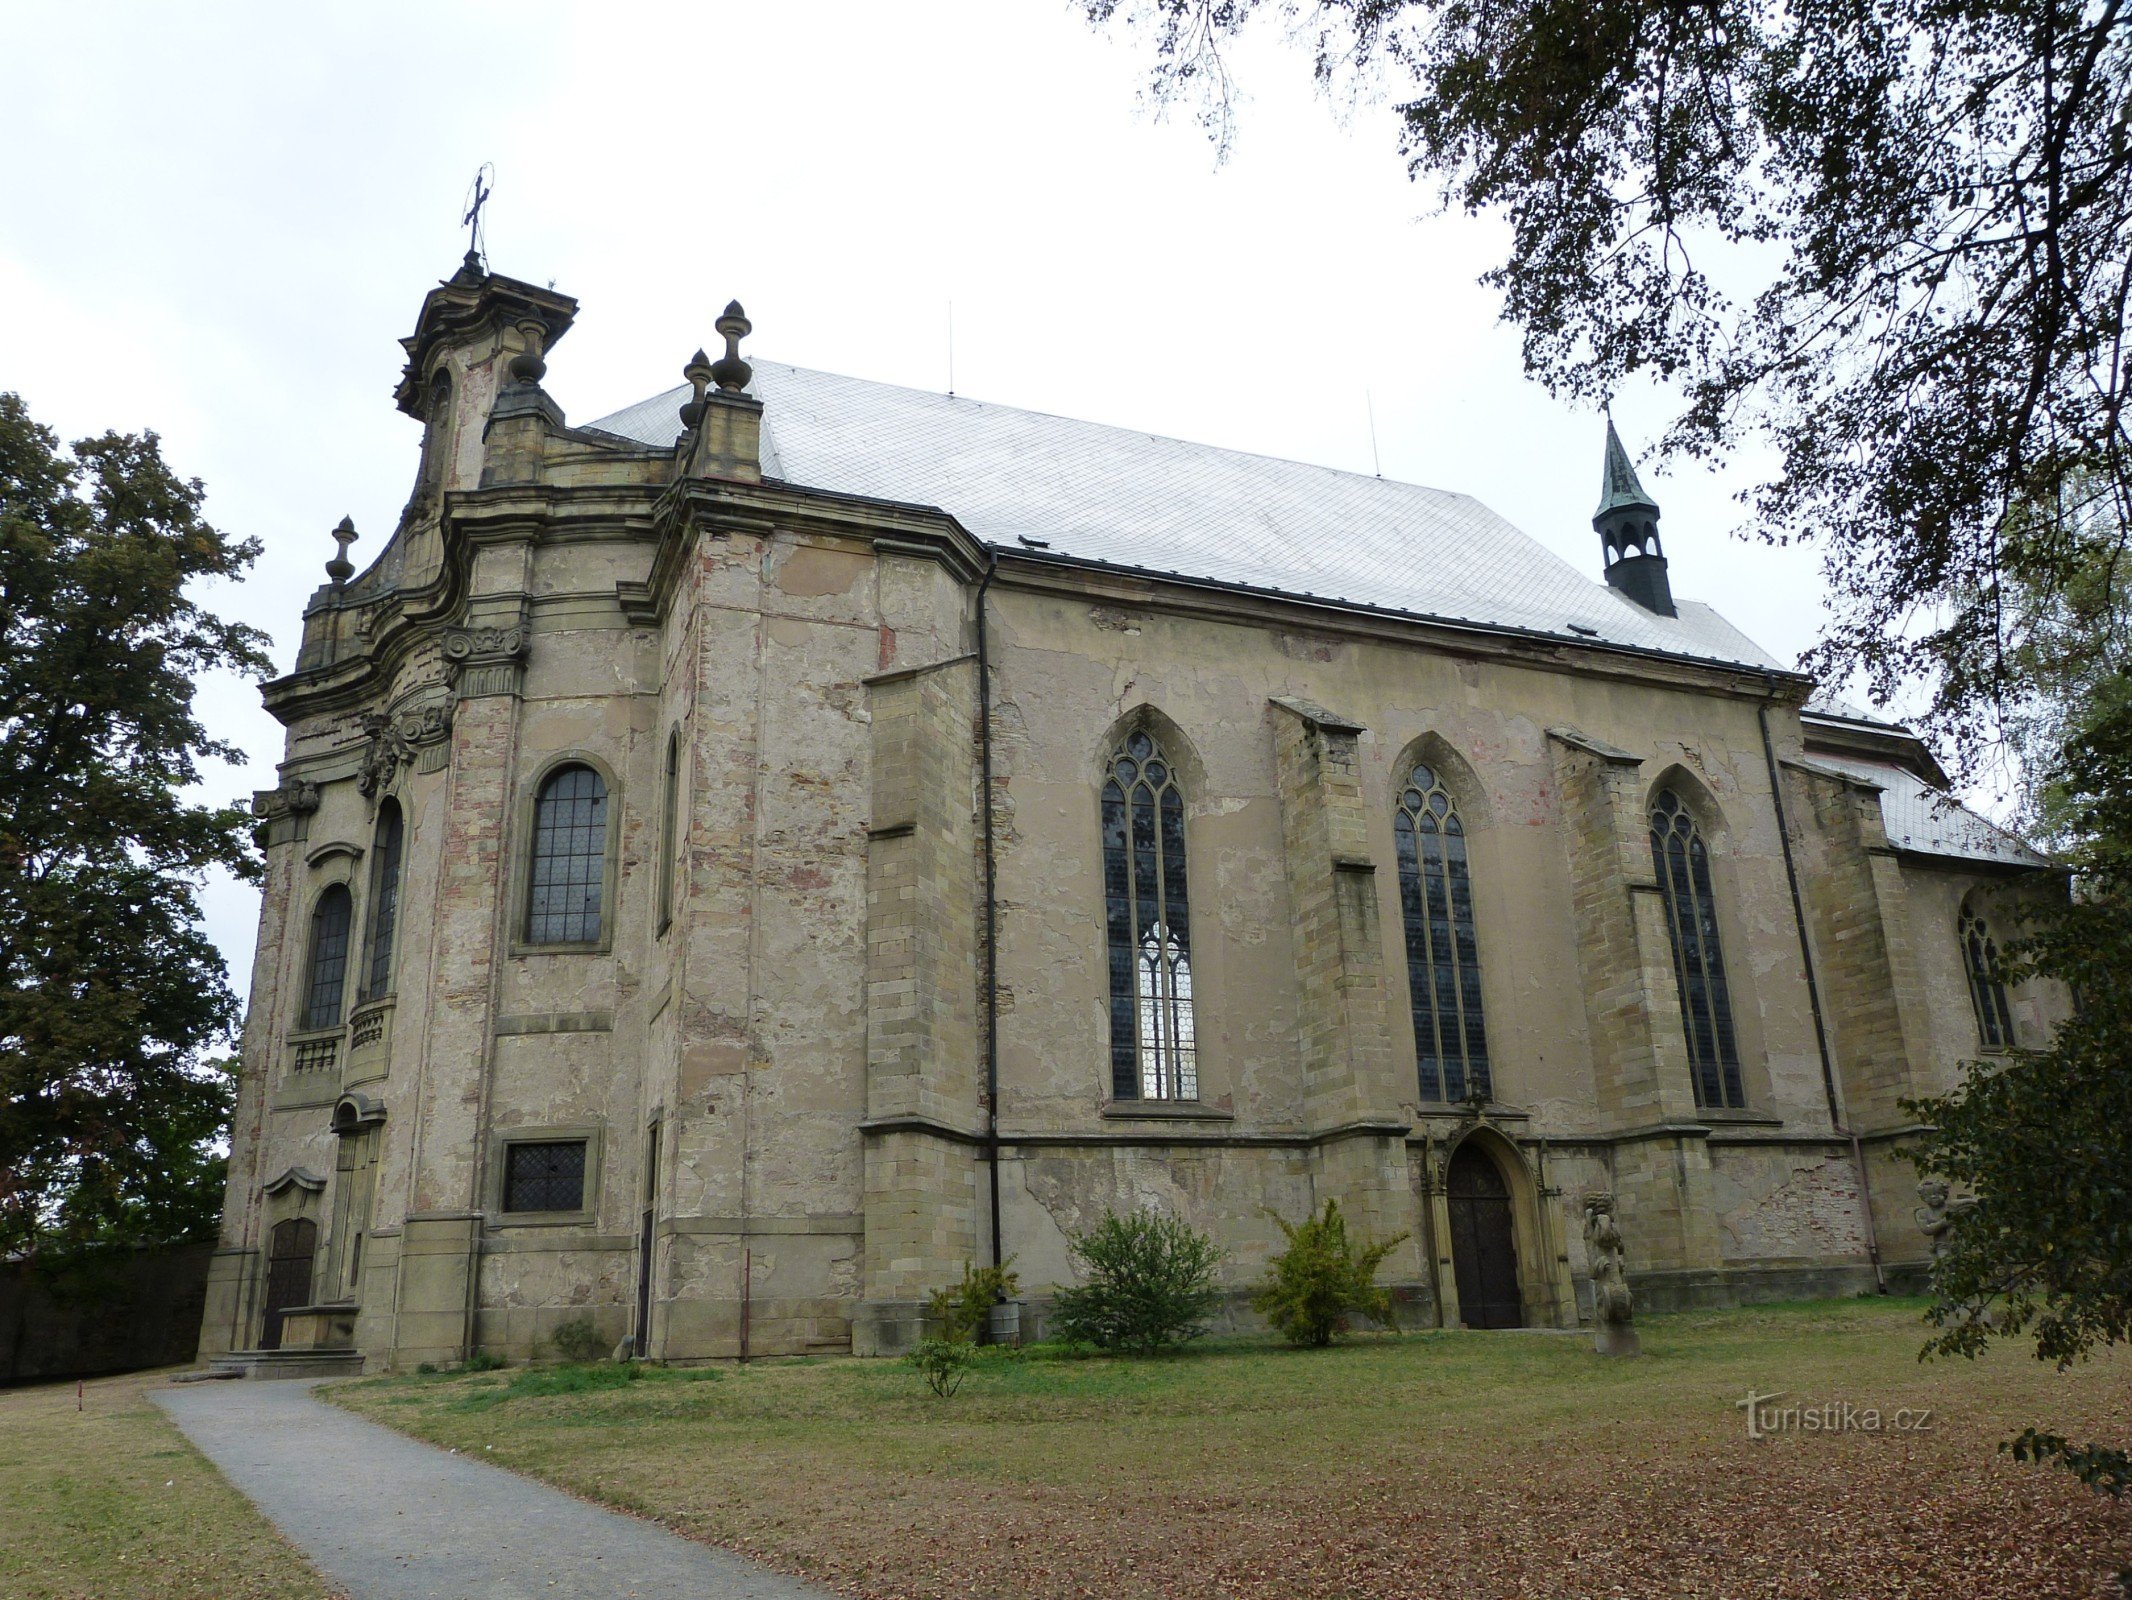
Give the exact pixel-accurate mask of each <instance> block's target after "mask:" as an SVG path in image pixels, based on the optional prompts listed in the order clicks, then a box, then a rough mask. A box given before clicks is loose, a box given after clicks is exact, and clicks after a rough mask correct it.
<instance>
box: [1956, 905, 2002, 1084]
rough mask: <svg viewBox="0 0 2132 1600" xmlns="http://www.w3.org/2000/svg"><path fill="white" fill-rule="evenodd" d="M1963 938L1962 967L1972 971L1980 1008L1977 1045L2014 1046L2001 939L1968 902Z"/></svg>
mask: <svg viewBox="0 0 2132 1600" xmlns="http://www.w3.org/2000/svg"><path fill="white" fill-rule="evenodd" d="M1956 929H1957V932H1958V933H1959V935H1960V937H1961V941H1962V968H1963V970H1964V971H1965V972H1967V973H1968V974H1969V999H1970V1003H1971V1004H1973V1005H1974V1006H1975V1007H1976V1011H1977V1044H1978V1046H1979V1047H1980V1048H1982V1049H1985V1050H2006V1049H2010V1048H2011V1047H2012V1045H2013V1042H2014V1018H2013V1013H2012V1012H2011V1011H2010V1010H2009V1009H2008V1008H2007V1005H2006V982H2005V980H2004V979H2003V978H2002V977H2001V976H2000V968H1999V946H1998V941H1997V940H1995V939H1993V938H1992V936H1991V926H1990V924H1988V923H1987V922H1985V920H1984V919H1983V918H1982V917H1981V916H1979V915H1977V911H1976V908H1975V907H1974V906H1972V905H1971V904H1969V902H1968V901H1966V900H1965V901H1963V902H1962V915H1961V920H1960V922H1959V923H1958V924H1957V925H1956Z"/></svg>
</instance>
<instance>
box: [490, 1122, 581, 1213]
mask: <svg viewBox="0 0 2132 1600" xmlns="http://www.w3.org/2000/svg"><path fill="white" fill-rule="evenodd" d="M503 1208H504V1210H506V1211H582V1210H584V1209H585V1141H584V1140H582V1139H539V1140H533V1139H527V1140H522V1141H518V1142H514V1143H511V1144H507V1145H505V1146H504V1153H503Z"/></svg>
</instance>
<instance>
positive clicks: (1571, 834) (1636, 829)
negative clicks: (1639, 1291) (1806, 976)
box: [1548, 728, 1720, 1270]
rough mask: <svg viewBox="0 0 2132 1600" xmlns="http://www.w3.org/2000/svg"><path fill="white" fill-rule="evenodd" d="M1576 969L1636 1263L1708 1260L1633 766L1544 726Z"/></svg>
mask: <svg viewBox="0 0 2132 1600" xmlns="http://www.w3.org/2000/svg"><path fill="white" fill-rule="evenodd" d="M1548 739H1549V742H1550V744H1551V746H1552V748H1553V751H1554V766H1555V782H1556V787H1557V791H1558V792H1559V794H1560V796H1561V807H1562V826H1563V829H1564V833H1565V835H1566V839H1567V843H1568V846H1569V860H1570V902H1571V907H1572V910H1573V912H1574V915H1575V917H1576V924H1577V952H1578V968H1579V970H1578V974H1577V975H1578V978H1579V979H1580V980H1581V982H1582V985H1583V990H1584V1006H1585V1016H1586V1020H1587V1025H1588V1026H1589V1028H1590V1033H1591V1049H1592V1077H1593V1089H1594V1098H1595V1100H1596V1101H1597V1104H1598V1110H1599V1113H1600V1116H1601V1119H1602V1122H1603V1124H1605V1125H1608V1126H1611V1127H1612V1128H1614V1129H1617V1130H1620V1131H1621V1132H1623V1133H1631V1134H1635V1135H1637V1137H1635V1138H1633V1139H1629V1140H1626V1141H1624V1142H1622V1143H1621V1144H1619V1145H1617V1146H1616V1149H1615V1174H1614V1182H1615V1189H1616V1201H1617V1204H1618V1205H1619V1208H1620V1214H1621V1219H1622V1225H1623V1229H1624V1231H1625V1232H1627V1233H1628V1234H1629V1236H1630V1238H1631V1240H1632V1249H1633V1251H1634V1253H1635V1254H1636V1255H1637V1256H1638V1257H1639V1265H1643V1266H1648V1267H1650V1268H1654V1269H1663V1270H1676V1269H1689V1268H1699V1267H1714V1266H1716V1265H1718V1263H1719V1259H1720V1249H1719V1243H1718V1237H1717V1224H1716V1220H1715V1219H1716V1216H1717V1209H1716V1205H1715V1196H1714V1195H1713V1193H1712V1185H1711V1174H1710V1152H1709V1147H1708V1132H1709V1130H1708V1128H1707V1126H1706V1125H1705V1124H1704V1123H1703V1122H1702V1120H1701V1114H1700V1113H1699V1112H1698V1111H1697V1109H1696V1105H1695V1090H1694V1085H1693V1081H1692V1079H1691V1076H1690V1073H1689V1067H1688V1047H1687V1036H1686V1033H1685V1032H1684V1030H1683V1028H1682V1023H1681V1006H1680V987H1679V982H1678V980H1677V979H1676V977H1675V976H1674V970H1673V947H1672V943H1671V939H1670V936H1669V934H1668V932H1667V928H1666V908H1665V896H1664V893H1663V892H1662V891H1661V890H1660V888H1659V886H1658V879H1657V876H1656V872H1655V869H1654V867H1653V864H1652V861H1651V844H1650V823H1649V820H1648V819H1647V818H1646V816H1645V815H1644V809H1643V781H1642V777H1641V769H1642V765H1643V764H1642V762H1641V761H1640V760H1639V759H1638V758H1637V757H1635V756H1632V755H1630V754H1628V753H1627V752H1626V751H1623V750H1617V749H1615V748H1613V747H1612V746H1611V745H1607V744H1605V743H1602V742H1601V741H1599V740H1596V739H1591V738H1587V737H1586V736H1585V735H1583V734H1581V733H1578V732H1577V731H1576V730H1574V729H1570V728H1550V729H1548Z"/></svg>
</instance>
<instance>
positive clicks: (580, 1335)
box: [548, 1317, 608, 1362]
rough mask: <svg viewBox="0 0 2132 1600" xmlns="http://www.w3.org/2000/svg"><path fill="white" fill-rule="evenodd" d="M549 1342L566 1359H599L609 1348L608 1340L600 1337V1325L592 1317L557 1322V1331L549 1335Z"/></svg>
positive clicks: (584, 1360)
mask: <svg viewBox="0 0 2132 1600" xmlns="http://www.w3.org/2000/svg"><path fill="white" fill-rule="evenodd" d="M548 1342H549V1343H550V1344H552V1345H554V1346H555V1353H556V1354H557V1355H559V1356H561V1357H562V1358H563V1359H564V1360H565V1361H577V1362H586V1361H597V1360H599V1359H600V1357H602V1356H604V1355H605V1354H607V1350H608V1345H607V1341H606V1340H605V1339H602V1338H601V1337H600V1330H599V1327H598V1325H597V1324H595V1323H594V1322H593V1320H592V1319H591V1318H590V1317H576V1318H573V1319H572V1320H571V1321H569V1322H562V1323H557V1324H556V1328H555V1331H554V1332H553V1333H551V1334H549V1335H548Z"/></svg>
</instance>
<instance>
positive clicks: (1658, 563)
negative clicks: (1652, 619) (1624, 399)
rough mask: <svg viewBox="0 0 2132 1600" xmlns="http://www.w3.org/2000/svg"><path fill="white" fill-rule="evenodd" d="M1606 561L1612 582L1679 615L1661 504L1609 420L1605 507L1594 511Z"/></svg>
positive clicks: (1650, 605) (1643, 602)
mask: <svg viewBox="0 0 2132 1600" xmlns="http://www.w3.org/2000/svg"><path fill="white" fill-rule="evenodd" d="M1592 528H1593V531H1594V532H1596V533H1597V534H1598V535H1599V548H1600V552H1601V554H1602V555H1603V557H1604V558H1605V562H1606V581H1607V583H1608V584H1609V585H1611V586H1612V587H1613V588H1615V589H1618V590H1619V591H1620V592H1621V593H1623V594H1625V595H1627V596H1628V597H1629V598H1630V599H1631V600H1633V601H1635V602H1636V603H1637V604H1638V605H1640V606H1642V607H1643V608H1644V610H1646V611H1651V612H1656V613H1657V614H1658V615H1659V616H1661V617H1672V616H1678V615H1679V614H1680V613H1679V611H1678V610H1677V609H1676V608H1675V607H1674V604H1673V583H1672V580H1671V579H1670V578H1669V577H1668V576H1667V575H1666V552H1665V548H1664V546H1662V545H1661V544H1660V543H1659V539H1658V502H1657V501H1656V500H1653V499H1652V498H1651V497H1650V495H1649V494H1648V493H1646V492H1645V490H1644V486H1643V483H1642V481H1641V480H1640V479H1638V478H1637V476H1636V464H1635V463H1634V462H1633V461H1631V460H1629V452H1628V450H1627V448H1626V447H1625V446H1624V445H1623V444H1622V442H1621V435H1620V434H1619V433H1618V432H1616V431H1615V428H1614V419H1613V418H1612V417H1611V416H1610V417H1608V418H1607V419H1606V464H1605V466H1603V467H1602V468H1601V469H1600V473H1599V509H1598V510H1597V511H1594V512H1593V513H1592Z"/></svg>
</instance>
